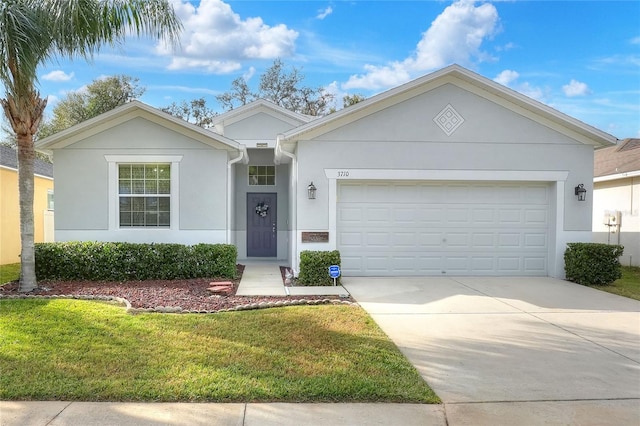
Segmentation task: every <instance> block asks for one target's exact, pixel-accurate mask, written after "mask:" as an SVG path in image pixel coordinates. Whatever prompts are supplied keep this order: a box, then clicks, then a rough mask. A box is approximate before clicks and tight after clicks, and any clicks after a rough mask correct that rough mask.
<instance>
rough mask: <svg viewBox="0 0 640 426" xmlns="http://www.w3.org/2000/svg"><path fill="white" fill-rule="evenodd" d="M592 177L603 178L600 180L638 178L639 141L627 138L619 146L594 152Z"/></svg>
mask: <svg viewBox="0 0 640 426" xmlns="http://www.w3.org/2000/svg"><path fill="white" fill-rule="evenodd" d="M593 175H594V177H595V178H603V179H600V180H611V179H619V178H624V177H629V176H640V139H631V138H629V139H625V140H623V141H622V142H621V143H620V144H619V145H616V146H611V147H608V148H603V149H598V150H596V152H595V154H594V158H593ZM604 177H607V178H604Z"/></svg>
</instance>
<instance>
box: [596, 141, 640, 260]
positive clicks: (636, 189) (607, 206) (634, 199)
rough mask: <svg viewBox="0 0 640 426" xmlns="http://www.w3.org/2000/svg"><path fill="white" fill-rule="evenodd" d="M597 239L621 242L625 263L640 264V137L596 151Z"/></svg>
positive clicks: (622, 258) (604, 241)
mask: <svg viewBox="0 0 640 426" xmlns="http://www.w3.org/2000/svg"><path fill="white" fill-rule="evenodd" d="M593 174H594V178H593V240H594V241H595V242H601V243H607V244H621V245H623V246H624V253H623V255H622V257H621V258H620V262H621V263H622V264H623V265H634V266H640V139H625V140H623V141H621V142H620V144H618V145H617V146H611V147H608V148H603V149H599V150H597V151H596V152H595V158H594V173H593Z"/></svg>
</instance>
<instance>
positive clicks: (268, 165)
mask: <svg viewBox="0 0 640 426" xmlns="http://www.w3.org/2000/svg"><path fill="white" fill-rule="evenodd" d="M251 167H273V185H269V184H265V185H260V184H256V185H252V184H251V175H250V174H249V171H250V170H251ZM277 175H278V168H277V167H276V166H274V165H273V164H249V165H248V166H247V186H249V187H256V186H268V187H272V186H276V184H277V178H278V177H277Z"/></svg>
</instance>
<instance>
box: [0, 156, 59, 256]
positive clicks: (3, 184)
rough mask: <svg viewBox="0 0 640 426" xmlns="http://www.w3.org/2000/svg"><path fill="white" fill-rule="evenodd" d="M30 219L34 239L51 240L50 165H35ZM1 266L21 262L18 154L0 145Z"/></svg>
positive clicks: (51, 196) (37, 161)
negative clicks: (32, 221)
mask: <svg viewBox="0 0 640 426" xmlns="http://www.w3.org/2000/svg"><path fill="white" fill-rule="evenodd" d="M34 172H35V178H34V196H33V198H34V200H33V220H34V227H35V234H34V239H35V242H45V241H47V242H48V241H53V164H51V163H48V162H46V161H42V160H40V159H36V160H35V164H34ZM0 194H1V195H0V265H6V264H9V263H18V262H20V249H21V246H20V207H19V205H20V204H19V198H18V156H17V152H16V150H15V149H13V148H11V147H8V146H5V145H0Z"/></svg>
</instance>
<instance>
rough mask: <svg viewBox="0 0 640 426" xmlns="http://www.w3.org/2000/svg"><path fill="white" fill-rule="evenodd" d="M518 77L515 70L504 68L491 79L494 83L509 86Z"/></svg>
mask: <svg viewBox="0 0 640 426" xmlns="http://www.w3.org/2000/svg"><path fill="white" fill-rule="evenodd" d="M518 77H520V74H518V72H517V71H513V70H504V71H502V72H501V73H500V74H498V75H497V76H496V78H494V79H493V81H495V82H496V83H500V84H502V85H503V86H509V85H510V84H511V83H512V82H514V81H516V80H517V79H518Z"/></svg>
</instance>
